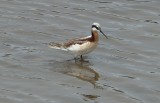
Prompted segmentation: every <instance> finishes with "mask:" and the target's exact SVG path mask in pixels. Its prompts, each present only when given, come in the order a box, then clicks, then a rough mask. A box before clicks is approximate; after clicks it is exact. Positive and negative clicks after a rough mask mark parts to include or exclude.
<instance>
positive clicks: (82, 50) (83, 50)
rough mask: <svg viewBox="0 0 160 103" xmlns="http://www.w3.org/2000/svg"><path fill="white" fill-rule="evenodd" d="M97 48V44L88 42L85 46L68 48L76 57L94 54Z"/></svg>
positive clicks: (76, 45) (77, 45)
mask: <svg viewBox="0 0 160 103" xmlns="http://www.w3.org/2000/svg"><path fill="white" fill-rule="evenodd" d="M96 47H97V43H95V42H86V43H84V44H81V45H80V44H75V45H72V46H70V47H69V48H67V49H68V50H69V51H70V52H72V53H73V54H74V55H75V56H80V55H84V54H87V53H90V52H92V51H93V50H94V49H95V48H96Z"/></svg>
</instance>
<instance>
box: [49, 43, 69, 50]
mask: <svg viewBox="0 0 160 103" xmlns="http://www.w3.org/2000/svg"><path fill="white" fill-rule="evenodd" d="M48 46H49V47H50V48H54V49H60V50H64V51H67V49H66V48H64V47H63V45H62V44H60V43H54V42H50V43H49V45H48Z"/></svg>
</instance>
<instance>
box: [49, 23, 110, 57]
mask: <svg viewBox="0 0 160 103" xmlns="http://www.w3.org/2000/svg"><path fill="white" fill-rule="evenodd" d="M98 31H100V32H101V33H102V34H103V35H104V36H105V37H106V38H107V36H106V35H105V34H104V33H103V32H102V30H101V27H100V24H99V23H93V24H92V28H91V35H90V36H87V37H82V38H77V39H71V40H68V41H67V42H65V43H62V44H60V43H54V42H51V43H49V47H50V48H54V49H60V50H64V51H69V52H71V53H72V54H74V55H75V57H77V56H80V57H81V60H82V59H83V57H82V55H84V54H87V53H90V52H92V51H93V50H94V49H95V48H96V47H97V44H98V41H99V34H98Z"/></svg>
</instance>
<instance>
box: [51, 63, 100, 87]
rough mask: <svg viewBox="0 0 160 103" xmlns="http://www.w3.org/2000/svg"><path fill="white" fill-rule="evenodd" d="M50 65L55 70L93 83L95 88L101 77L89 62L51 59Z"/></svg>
mask: <svg viewBox="0 0 160 103" xmlns="http://www.w3.org/2000/svg"><path fill="white" fill-rule="evenodd" d="M49 65H50V66H51V67H52V69H51V70H52V71H54V72H59V73H63V74H65V75H69V76H73V77H76V78H78V79H81V80H83V81H87V82H89V83H91V84H92V85H93V86H94V87H95V88H97V87H98V86H97V84H96V81H98V79H99V74H98V73H97V72H96V71H94V70H93V69H91V68H90V66H91V64H90V63H89V62H74V61H61V62H59V61H50V63H49Z"/></svg>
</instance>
